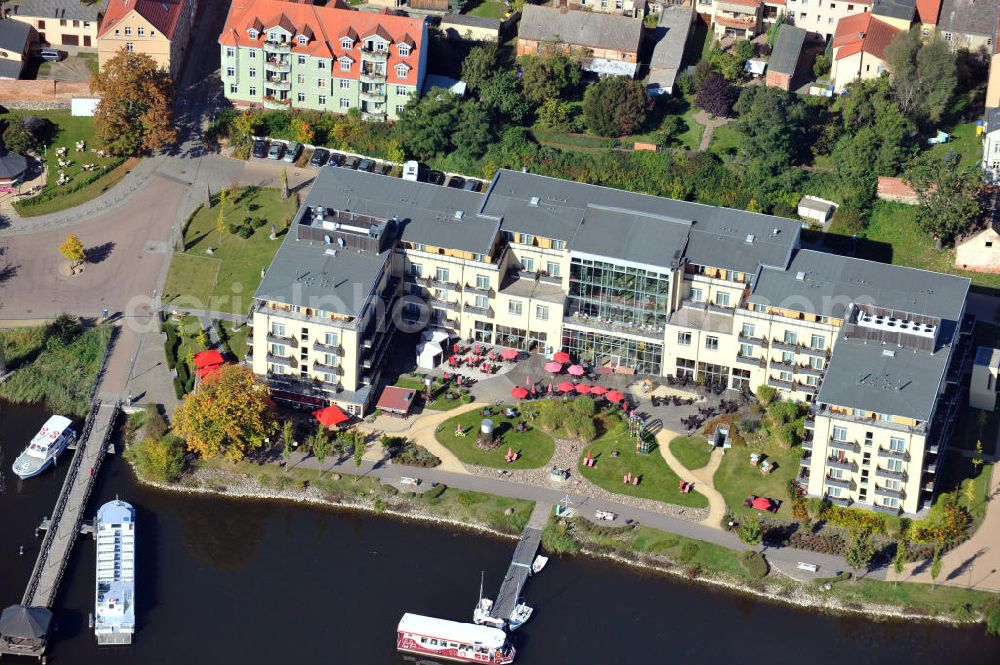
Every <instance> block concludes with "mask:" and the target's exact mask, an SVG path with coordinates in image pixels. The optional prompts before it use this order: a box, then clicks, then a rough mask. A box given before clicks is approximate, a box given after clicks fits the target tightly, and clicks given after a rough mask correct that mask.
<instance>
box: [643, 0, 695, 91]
mask: <svg viewBox="0 0 1000 665" xmlns="http://www.w3.org/2000/svg"><path fill="white" fill-rule="evenodd" d="M694 17H695V14H694V8H693V5H692V4H691V2H689V1H686V2H683V3H678V4H675V5H664V6H663V7H662V8H661V9H660V15H659V16H658V17H657V22H656V32H655V33H654V36H653V39H654V40H655V43H654V45H653V54H652V55H651V56H650V58H649V78H648V81H647V84H646V89H647V90H648V91H649V94H650V95H669V94H672V93H673V91H674V82H675V81H676V80H677V75H678V74H679V73H680V71H681V63H682V61H683V60H684V49H685V48H686V46H687V40H688V37H689V36H690V35H691V27H692V25H693V23H694Z"/></svg>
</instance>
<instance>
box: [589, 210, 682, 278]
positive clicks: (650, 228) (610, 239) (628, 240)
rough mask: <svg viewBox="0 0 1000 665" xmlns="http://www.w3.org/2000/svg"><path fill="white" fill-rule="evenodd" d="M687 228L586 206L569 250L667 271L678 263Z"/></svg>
mask: <svg viewBox="0 0 1000 665" xmlns="http://www.w3.org/2000/svg"><path fill="white" fill-rule="evenodd" d="M690 228H691V225H690V224H684V223H683V222H677V221H674V220H670V219H665V218H663V217H659V216H656V215H652V214H650V213H644V212H635V211H631V210H622V209H619V208H606V207H598V206H588V207H587V209H586V210H585V211H584V213H583V221H582V222H581V223H580V226H579V228H578V229H577V232H576V236H574V238H573V244H572V247H571V249H572V251H573V252H581V253H584V254H595V255H597V256H610V257H617V258H620V259H623V260H627V261H629V262H630V263H636V264H641V265H645V266H649V267H652V268H653V269H660V268H662V269H666V268H669V267H670V266H671V264H673V265H675V266H676V265H678V264H679V263H680V259H681V257H682V256H683V255H684V248H685V247H686V246H687V241H688V232H689V231H690Z"/></svg>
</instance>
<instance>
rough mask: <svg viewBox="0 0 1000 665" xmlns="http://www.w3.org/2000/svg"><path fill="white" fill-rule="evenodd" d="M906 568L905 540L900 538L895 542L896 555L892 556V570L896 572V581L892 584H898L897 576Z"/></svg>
mask: <svg viewBox="0 0 1000 665" xmlns="http://www.w3.org/2000/svg"><path fill="white" fill-rule="evenodd" d="M905 568H906V541H905V540H900V541H898V542H897V543H896V556H894V557H893V558H892V570H893V572H895V573H896V581H895V582H894V583H893V585H894V586H895V585H898V584H899V576H900V575H902V574H903V570H904V569H905Z"/></svg>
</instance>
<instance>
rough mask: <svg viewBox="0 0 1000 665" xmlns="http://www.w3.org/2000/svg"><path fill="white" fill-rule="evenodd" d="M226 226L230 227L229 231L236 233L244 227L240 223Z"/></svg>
mask: <svg viewBox="0 0 1000 665" xmlns="http://www.w3.org/2000/svg"><path fill="white" fill-rule="evenodd" d="M226 228H228V229H229V232H230V233H231V234H233V235H236V234H237V233H239V232H240V229H242V228H243V227H242V226H241V225H239V224H229V225H228V226H227V227H226Z"/></svg>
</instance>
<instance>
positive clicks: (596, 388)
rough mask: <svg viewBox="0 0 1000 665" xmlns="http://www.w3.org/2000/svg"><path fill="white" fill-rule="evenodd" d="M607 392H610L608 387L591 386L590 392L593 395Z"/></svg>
mask: <svg viewBox="0 0 1000 665" xmlns="http://www.w3.org/2000/svg"><path fill="white" fill-rule="evenodd" d="M606 392H608V389H607V388H605V387H604V386H591V387H590V394H591V395H603V394H604V393H606Z"/></svg>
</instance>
